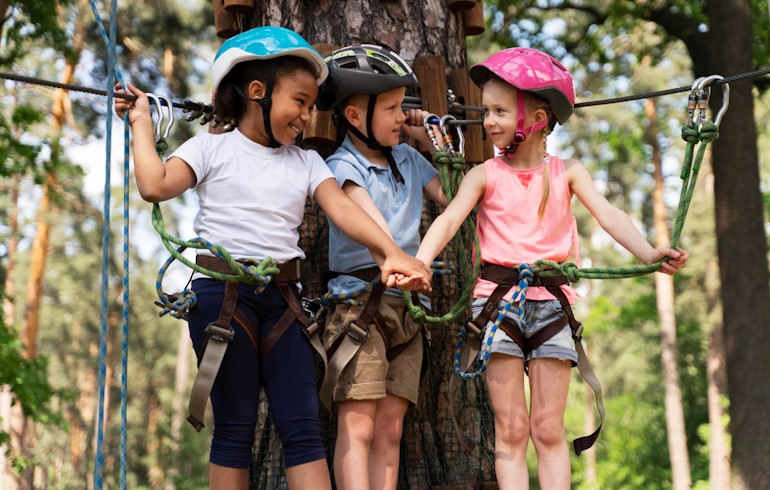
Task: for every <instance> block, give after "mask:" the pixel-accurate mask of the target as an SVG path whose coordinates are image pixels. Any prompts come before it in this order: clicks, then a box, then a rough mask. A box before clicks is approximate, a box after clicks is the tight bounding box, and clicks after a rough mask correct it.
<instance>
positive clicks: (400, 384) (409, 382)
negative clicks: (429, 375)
mask: <svg viewBox="0 0 770 490" xmlns="http://www.w3.org/2000/svg"><path fill="white" fill-rule="evenodd" d="M368 297H369V295H368V294H366V295H361V296H360V297H359V298H357V299H358V300H360V301H361V302H365V301H366V300H367V299H368ZM362 310H363V307H362V306H351V305H345V304H341V305H337V306H336V307H335V309H334V312H333V313H331V314H330V316H329V317H328V319H327V321H326V329H325V330H324V334H323V344H324V348H326V349H327V350H328V349H329V347H330V346H331V345H332V344H333V343H334V341H335V340H336V339H337V338H338V337H339V336H340V335H344V334H345V327H346V326H347V325H348V324H350V323H352V322H354V321H355V320H356V319H357V318H358V316H359V315H360V314H361V311H362ZM379 312H380V315H382V317H383V319H384V320H385V328H384V331H383V332H380V329H379V328H377V326H376V325H375V324H374V323H372V324H370V325H369V338H368V339H366V340H365V341H364V342H363V343H362V344H361V348H360V349H359V350H358V352H357V353H356V355H355V356H354V357H353V358H352V359H351V360H350V362H349V363H348V365H347V366H345V368H344V369H343V370H342V373H341V374H340V378H339V380H338V381H337V384H336V386H335V387H334V395H333V397H334V398H333V400H334V401H335V402H340V401H347V400H378V399H381V398H385V395H386V394H388V393H390V394H393V395H396V396H400V397H402V398H405V399H407V400H408V401H409V402H411V403H412V404H416V403H417V393H418V390H419V385H420V370H421V368H422V356H423V339H422V335H421V329H422V325H420V324H418V323H416V322H415V321H414V320H413V319H412V317H411V315H410V314H409V310H407V309H406V305H405V304H404V299H403V298H402V297H400V296H392V295H389V294H384V295H383V296H382V301H381V303H380V308H379ZM383 336H384V338H383ZM405 343H408V346H407V347H405V348H404V350H403V351H402V352H401V353H400V354H399V355H398V356H397V357H396V358H395V359H393V360H391V361H388V357H387V350H388V349H392V348H394V347H395V346H397V345H401V344H405Z"/></svg>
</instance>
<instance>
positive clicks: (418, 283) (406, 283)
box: [393, 274, 431, 292]
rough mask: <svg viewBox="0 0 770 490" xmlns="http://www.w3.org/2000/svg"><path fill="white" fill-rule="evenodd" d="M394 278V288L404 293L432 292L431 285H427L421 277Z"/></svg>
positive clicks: (400, 276) (401, 276)
mask: <svg viewBox="0 0 770 490" xmlns="http://www.w3.org/2000/svg"><path fill="white" fill-rule="evenodd" d="M393 276H394V277H395V279H396V283H395V285H394V286H395V287H397V288H398V289H401V290H403V291H419V292H423V291H424V292H430V291H431V287H430V283H428V284H427V285H426V283H425V281H424V280H423V278H421V277H417V276H405V275H403V274H393Z"/></svg>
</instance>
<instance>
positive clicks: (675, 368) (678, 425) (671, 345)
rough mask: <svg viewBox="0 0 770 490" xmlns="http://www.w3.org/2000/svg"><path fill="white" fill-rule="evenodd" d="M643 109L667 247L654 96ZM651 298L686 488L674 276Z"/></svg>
mask: <svg viewBox="0 0 770 490" xmlns="http://www.w3.org/2000/svg"><path fill="white" fill-rule="evenodd" d="M644 112H645V114H646V115H647V120H648V121H649V124H648V126H647V131H646V137H645V139H646V140H647V144H649V145H650V146H651V148H652V163H653V165H654V170H653V178H654V180H655V189H654V190H653V192H652V210H653V223H654V227H655V246H656V247H667V246H669V244H670V243H671V237H670V235H669V231H668V226H667V224H666V223H667V222H668V212H667V211H666V203H665V202H664V200H663V170H662V168H663V161H662V158H661V150H660V144H659V143H658V141H659V134H658V112H657V107H656V105H655V99H647V100H646V101H645V104H644ZM655 301H656V305H657V308H658V317H659V318H660V355H661V367H662V368H663V387H664V392H665V396H664V405H665V410H666V433H667V436H668V449H669V457H670V459H671V476H672V479H673V484H674V490H687V489H689V488H690V486H691V483H692V482H691V479H690V457H689V455H688V452H687V432H686V430H685V424H684V408H683V406H682V391H681V388H680V382H679V363H678V362H677V357H678V356H677V346H676V314H675V312H674V278H673V277H672V276H669V275H666V274H655Z"/></svg>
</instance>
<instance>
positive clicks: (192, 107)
mask: <svg viewBox="0 0 770 490" xmlns="http://www.w3.org/2000/svg"><path fill="white" fill-rule="evenodd" d="M768 74H770V68H762V69H759V70H754V71H750V72H747V73H741V74H739V75H733V76H731V77H725V78H724V79H722V80H714V81H713V82H712V83H714V84H718V85H721V84H724V83H732V82H736V81H739V80H744V79H747V78H756V77H759V76H762V75H768ZM0 78H4V79H6V80H12V81H16V82H22V83H33V84H37V85H45V86H48V87H53V88H60V89H64V90H73V91H77V92H84V93H87V94H94V95H101V96H106V95H107V91H106V90H100V89H95V88H90V87H82V86H79V85H70V84H67V83H59V82H52V81H50V80H43V79H40V78H35V77H27V76H23V75H15V74H13V73H5V72H0ZM689 90H692V86H689V85H688V86H682V87H676V88H670V89H666V90H658V91H655V92H644V93H641V94H635V95H626V96H623V97H612V98H608V99H599V100H588V101H585V102H578V103H576V104H575V108H576V109H579V108H581V107H592V106H598V105H606V104H615V103H618V102H629V101H632V100H640V99H649V98H652V97H661V96H664V95H671V94H676V93H681V92H687V91H689ZM115 97H119V98H122V99H126V100H131V101H134V100H136V96H134V95H131V94H117V93H116V94H115ZM161 103H165V102H164V101H161ZM172 105H173V106H174V107H177V108H179V109H182V110H184V111H200V112H203V113H213V112H214V108H213V107H212V106H211V105H208V104H203V103H200V102H192V101H190V100H185V101H184V102H172ZM401 106H402V107H403V108H404V109H421V108H422V100H421V99H420V98H419V97H412V96H407V97H404V103H403V104H402V105H401ZM449 109H450V110H455V111H469V112H480V113H483V112H484V109H482V108H481V107H478V106H469V105H463V104H458V103H456V102H453V103H452V104H450V105H449ZM473 121H474V120H472V119H470V120H469V119H465V120H459V121H455V122H450V123H449V124H454V125H468V124H478V123H475V122H473Z"/></svg>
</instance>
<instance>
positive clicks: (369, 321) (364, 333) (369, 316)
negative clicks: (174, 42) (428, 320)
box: [319, 267, 430, 411]
mask: <svg viewBox="0 0 770 490" xmlns="http://www.w3.org/2000/svg"><path fill="white" fill-rule="evenodd" d="M332 274H336V275H341V274H344V275H348V276H353V277H356V278H358V279H361V280H363V281H366V282H367V283H368V284H367V285H366V286H365V287H364V288H363V289H362V290H361V291H356V292H355V293H349V294H347V295H337V296H335V295H330V294H328V293H327V294H326V295H324V296H323V297H322V301H324V302H325V303H327V304H331V303H346V304H355V305H358V306H363V309H362V310H361V313H360V314H359V315H358V318H356V319H355V320H353V321H352V322H349V323H347V324H345V325H343V327H342V331H341V333H340V335H339V336H338V337H337V338H336V339H335V340H334V341H333V342H332V343H331V345H330V346H329V348H328V349H327V350H326V356H327V359H328V365H327V369H326V374H325V376H324V381H323V384H322V385H321V389H320V390H319V397H320V399H321V403H323V405H324V406H325V407H326V408H327V409H328V410H330V411H331V410H332V406H333V403H334V388H335V387H336V386H337V382H338V380H339V378H340V376H341V375H342V371H343V370H344V369H345V367H346V366H347V365H348V364H349V363H350V361H351V360H352V359H353V357H355V355H356V354H357V353H358V351H359V350H360V349H361V346H362V345H363V344H364V342H366V340H367V339H369V336H370V335H371V333H370V331H369V328H370V326H374V327H375V328H377V330H378V331H379V333H380V337H382V339H383V341H384V342H385V349H386V352H387V354H386V355H387V359H388V361H389V362H390V361H392V360H393V359H396V358H397V357H398V356H399V355H401V353H403V352H404V351H405V350H406V348H407V347H409V346H410V345H411V344H412V342H414V341H415V339H416V338H417V337H418V335H420V332H416V333H415V335H414V336H413V337H412V338H411V339H409V340H406V341H405V342H403V343H401V344H398V345H396V346H393V347H389V346H388V337H387V336H386V335H385V331H386V328H387V326H386V323H385V319H384V318H383V316H382V314H380V312H379V309H380V304H381V303H382V296H383V294H384V293H385V284H383V283H382V281H380V277H381V276H380V269H379V268H377V267H370V268H366V269H360V270H357V271H350V272H344V273H336V272H333V273H332ZM366 292H368V293H369V297H368V298H366V301H364V302H363V304H362V303H361V302H352V303H351V302H350V300H351V299H352V298H353V297H358V296H361V295H362V294H366ZM404 294H405V295H409V296H410V298H411V300H412V301H413V302H414V303H418V304H419V298H418V297H417V293H415V292H411V293H407V292H405V293H404ZM420 331H421V332H422V335H423V338H424V340H425V341H426V343H427V345H428V346H429V345H430V334H429V332H428V330H427V328H425V327H423V328H422V329H420ZM427 350H428V349H425V350H424V351H423V362H422V368H421V373H422V374H424V372H425V369H426V367H427V363H426V360H425V356H426V355H427Z"/></svg>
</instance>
